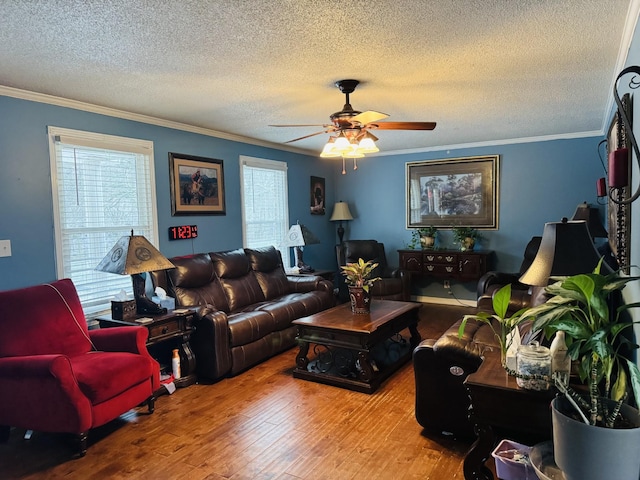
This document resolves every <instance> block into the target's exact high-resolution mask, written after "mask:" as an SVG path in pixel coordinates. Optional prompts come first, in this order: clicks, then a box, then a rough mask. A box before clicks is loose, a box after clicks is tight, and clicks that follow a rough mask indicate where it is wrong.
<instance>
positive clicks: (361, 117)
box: [349, 110, 389, 125]
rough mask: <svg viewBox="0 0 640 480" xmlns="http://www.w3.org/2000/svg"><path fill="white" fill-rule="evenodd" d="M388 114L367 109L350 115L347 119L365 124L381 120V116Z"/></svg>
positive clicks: (385, 116) (384, 116)
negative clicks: (353, 115)
mask: <svg viewBox="0 0 640 480" xmlns="http://www.w3.org/2000/svg"><path fill="white" fill-rule="evenodd" d="M388 116H389V115H387V114H386V113H381V112H374V111H372V110H368V111H366V112H362V113H359V114H358V115H356V116H355V117H351V118H350V119H349V120H350V121H352V122H360V123H361V124H362V125H366V124H367V123H371V122H376V121H378V120H382V119H383V118H387V117H388Z"/></svg>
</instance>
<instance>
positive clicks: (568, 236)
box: [520, 218, 607, 286]
mask: <svg viewBox="0 0 640 480" xmlns="http://www.w3.org/2000/svg"><path fill="white" fill-rule="evenodd" d="M599 260H600V254H599V253H598V251H597V250H596V247H595V246H594V244H593V240H592V239H591V234H590V233H589V229H588V228H587V222H585V221H584V220H578V221H568V220H567V219H566V218H563V219H562V221H561V222H549V223H545V224H544V231H543V233H542V240H541V242H540V248H539V249H538V253H537V254H536V256H535V258H534V259H533V262H532V263H531V266H530V267H529V268H528V269H527V271H526V272H524V274H523V275H522V276H521V277H520V282H522V283H524V284H525V285H533V286H546V285H547V284H548V283H549V277H555V276H571V275H578V274H580V273H591V272H593V269H594V268H595V267H596V265H597V264H598V261H599ZM602 268H603V269H605V268H607V267H606V264H603V265H602Z"/></svg>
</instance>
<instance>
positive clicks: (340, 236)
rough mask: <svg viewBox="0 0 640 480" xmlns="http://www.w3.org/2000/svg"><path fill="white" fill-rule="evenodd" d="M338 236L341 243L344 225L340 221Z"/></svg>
mask: <svg viewBox="0 0 640 480" xmlns="http://www.w3.org/2000/svg"><path fill="white" fill-rule="evenodd" d="M338 238H339V239H340V243H342V239H343V238H344V227H343V226H342V222H340V225H338Z"/></svg>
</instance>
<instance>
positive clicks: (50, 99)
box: [0, 85, 310, 155]
mask: <svg viewBox="0 0 640 480" xmlns="http://www.w3.org/2000/svg"><path fill="white" fill-rule="evenodd" d="M0 96H5V97H13V98H19V99H21V100H29V101H32V102H38V103H46V104H49V105H56V106H58V107H65V108H72V109H74V110H82V111H84V112H91V113H97V114H100V115H106V116H109V117H115V118H121V119H124V120H132V121H134V122H140V123H147V124H150V125H156V126H159V127H166V128H172V129H175V130H182V131H185V132H191V133H197V134H200V135H206V136H208V137H215V138H221V139H224V140H230V141H233V142H240V143H247V144H249V145H255V146H258V147H266V148H273V149H276V150H284V151H287V152H293V153H300V154H303V155H310V153H309V152H308V151H307V150H303V149H301V148H296V147H291V146H288V145H280V144H278V143H272V142H265V141H262V140H256V139H255V138H249V137H243V136H241V135H234V134H232V133H226V132H218V131H217V130H211V129H209V128H203V127H196V126H194V125H189V124H186V123H181V122H174V121H171V120H165V119H163V118H157V117H152V116H149V115H142V114H139V113H133V112H127V111H124V110H118V109H116V108H110V107H103V106H101V105H94V104H92V103H86V102H80V101H78V100H71V99H68V98H63V97H56V96H54V95H47V94H45V93H38V92H31V91H28V90H21V89H19V88H13V87H6V86H4V85H0Z"/></svg>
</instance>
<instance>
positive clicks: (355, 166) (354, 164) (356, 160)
mask: <svg viewBox="0 0 640 480" xmlns="http://www.w3.org/2000/svg"><path fill="white" fill-rule="evenodd" d="M353 169H354V170H357V169H358V159H357V158H354V159H353Z"/></svg>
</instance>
